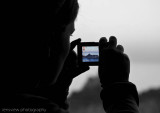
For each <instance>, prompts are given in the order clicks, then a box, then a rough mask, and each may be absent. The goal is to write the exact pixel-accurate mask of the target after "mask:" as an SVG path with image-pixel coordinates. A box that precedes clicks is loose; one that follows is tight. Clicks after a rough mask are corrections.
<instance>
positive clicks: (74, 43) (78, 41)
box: [70, 38, 81, 51]
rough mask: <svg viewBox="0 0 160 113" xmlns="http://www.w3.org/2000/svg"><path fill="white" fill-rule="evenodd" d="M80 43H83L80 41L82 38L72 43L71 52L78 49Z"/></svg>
mask: <svg viewBox="0 0 160 113" xmlns="http://www.w3.org/2000/svg"><path fill="white" fill-rule="evenodd" d="M80 42H81V39H80V38H78V39H76V40H74V41H72V42H71V47H70V51H72V50H73V49H74V48H75V47H76V45H78V44H79V43H80Z"/></svg>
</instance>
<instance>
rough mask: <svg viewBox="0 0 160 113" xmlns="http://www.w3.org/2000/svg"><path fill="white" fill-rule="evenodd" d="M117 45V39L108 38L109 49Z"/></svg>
mask: <svg viewBox="0 0 160 113" xmlns="http://www.w3.org/2000/svg"><path fill="white" fill-rule="evenodd" d="M116 45H117V38H116V37H115V36H111V37H110V38H109V48H111V49H114V48H116Z"/></svg>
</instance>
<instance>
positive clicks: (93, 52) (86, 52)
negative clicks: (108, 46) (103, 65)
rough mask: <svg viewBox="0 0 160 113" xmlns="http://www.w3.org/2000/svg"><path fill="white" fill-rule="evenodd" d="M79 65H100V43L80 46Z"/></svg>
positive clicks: (84, 43)
mask: <svg viewBox="0 0 160 113" xmlns="http://www.w3.org/2000/svg"><path fill="white" fill-rule="evenodd" d="M77 49H78V63H79V65H88V66H96V65H98V63H99V43H98V42H81V43H80V44H78V47H77Z"/></svg>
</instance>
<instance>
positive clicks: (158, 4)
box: [71, 0, 160, 63]
mask: <svg viewBox="0 0 160 113" xmlns="http://www.w3.org/2000/svg"><path fill="white" fill-rule="evenodd" d="M79 3H80V11H79V15H78V18H77V21H76V31H75V33H74V34H73V36H74V38H79V37H81V38H82V41H98V40H99V38H100V37H103V36H105V37H107V38H108V37H109V36H111V35H114V36H116V37H117V38H118V42H119V43H120V44H122V45H124V47H125V50H126V53H127V54H129V56H130V58H131V60H133V61H134V62H159V63H160V0H79ZM74 38H73V39H74ZM71 40H72V39H71Z"/></svg>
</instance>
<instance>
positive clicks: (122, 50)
mask: <svg viewBox="0 0 160 113" xmlns="http://www.w3.org/2000/svg"><path fill="white" fill-rule="evenodd" d="M117 49H118V50H119V51H120V52H122V53H123V52H124V48H123V46H122V45H118V46H117Z"/></svg>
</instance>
